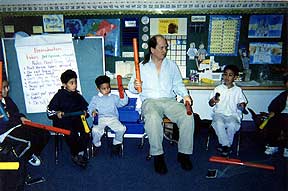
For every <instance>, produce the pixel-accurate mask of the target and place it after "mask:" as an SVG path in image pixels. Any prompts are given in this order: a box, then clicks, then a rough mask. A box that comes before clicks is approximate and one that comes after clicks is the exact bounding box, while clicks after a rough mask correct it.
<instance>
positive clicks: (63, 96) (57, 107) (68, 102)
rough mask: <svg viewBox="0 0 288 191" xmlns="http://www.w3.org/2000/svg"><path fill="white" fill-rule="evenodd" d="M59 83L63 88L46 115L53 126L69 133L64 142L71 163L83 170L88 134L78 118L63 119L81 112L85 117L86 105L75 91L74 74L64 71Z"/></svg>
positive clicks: (54, 98) (86, 161) (75, 76)
mask: <svg viewBox="0 0 288 191" xmlns="http://www.w3.org/2000/svg"><path fill="white" fill-rule="evenodd" d="M61 82H62V85H63V86H62V87H61V89H59V90H58V92H57V93H56V94H55V95H54V97H53V98H52V100H51V101H50V103H49V105H48V108H47V115H48V118H49V119H52V120H53V126H55V127H59V128H64V129H68V130H70V131H71V134H70V135H69V136H66V135H65V141H66V143H67V145H68V146H69V148H70V152H71V155H72V161H73V162H74V163H75V164H76V165H79V166H81V167H84V168H85V167H86V166H87V163H88V159H87V157H86V156H84V151H86V149H87V146H88V143H89V134H88V133H85V131H84V126H83V123H82V120H81V117H80V116H69V117H65V113H66V114H67V113H72V112H79V111H83V112H84V113H85V114H86V117H87V116H88V114H87V106H88V103H87V102H86V100H85V99H84V98H83V96H82V95H81V94H79V92H78V91H77V74H76V72H74V71H72V70H66V71H65V72H64V73H62V74H61Z"/></svg>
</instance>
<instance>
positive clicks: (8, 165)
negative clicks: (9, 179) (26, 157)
mask: <svg viewBox="0 0 288 191" xmlns="http://www.w3.org/2000/svg"><path fill="white" fill-rule="evenodd" d="M18 169H19V162H0V170H18Z"/></svg>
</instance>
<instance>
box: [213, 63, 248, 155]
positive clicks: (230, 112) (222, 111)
mask: <svg viewBox="0 0 288 191" xmlns="http://www.w3.org/2000/svg"><path fill="white" fill-rule="evenodd" d="M238 74H239V70H238V68H237V66H235V65H227V66H226V67H225V68H224V73H223V83H222V84H221V85H219V86H217V87H215V89H214V90H213V92H212V93H211V95H210V97H209V99H210V100H209V105H210V106H211V107H213V115H212V127H213V128H214V130H215V133H216V135H217V137H218V141H219V143H220V147H219V148H217V150H218V151H220V152H221V154H222V155H223V156H228V155H229V154H230V153H231V145H232V143H233V139H234V134H235V133H236V132H237V131H238V130H239V129H240V123H241V116H242V111H246V110H245V106H246V103H247V100H246V98H245V96H244V94H243V92H242V90H241V88H240V87H238V86H237V85H236V84H235V83H234V80H235V79H236V78H237V76H238Z"/></svg>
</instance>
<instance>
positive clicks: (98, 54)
mask: <svg viewBox="0 0 288 191" xmlns="http://www.w3.org/2000/svg"><path fill="white" fill-rule="evenodd" d="M14 42H15V39H14V38H3V39H2V46H3V55H4V61H5V64H6V68H7V74H8V80H9V82H10V87H11V88H10V94H9V95H10V97H12V99H13V100H14V101H15V102H16V104H17V106H18V108H19V110H20V111H21V112H22V113H24V114H25V115H26V116H27V117H28V118H29V119H31V120H32V121H35V122H39V123H43V124H50V123H51V122H50V121H49V120H48V118H47V116H46V114H45V113H29V114H28V113H27V112H26V110H25V103H24V94H23V87H22V83H21V76H20V71H19V67H18V61H17V55H16V50H15V46H14ZM73 45H74V49H75V56H76V61H77V66H78V71H79V79H80V84H81V89H82V95H83V96H84V98H85V99H86V101H87V102H88V103H89V102H90V100H91V99H92V97H93V96H94V95H95V93H96V88H95V82H94V81H95V78H96V77H97V76H99V75H103V74H104V72H105V57H104V39H103V37H89V38H88V37H87V38H85V39H83V40H78V39H77V40H73ZM59 81H60V76H59ZM59 89H60V87H59Z"/></svg>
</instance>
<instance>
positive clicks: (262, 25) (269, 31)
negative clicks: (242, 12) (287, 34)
mask: <svg viewBox="0 0 288 191" xmlns="http://www.w3.org/2000/svg"><path fill="white" fill-rule="evenodd" d="M282 23H283V15H252V16H250V20H249V30H248V38H281V33H282Z"/></svg>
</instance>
